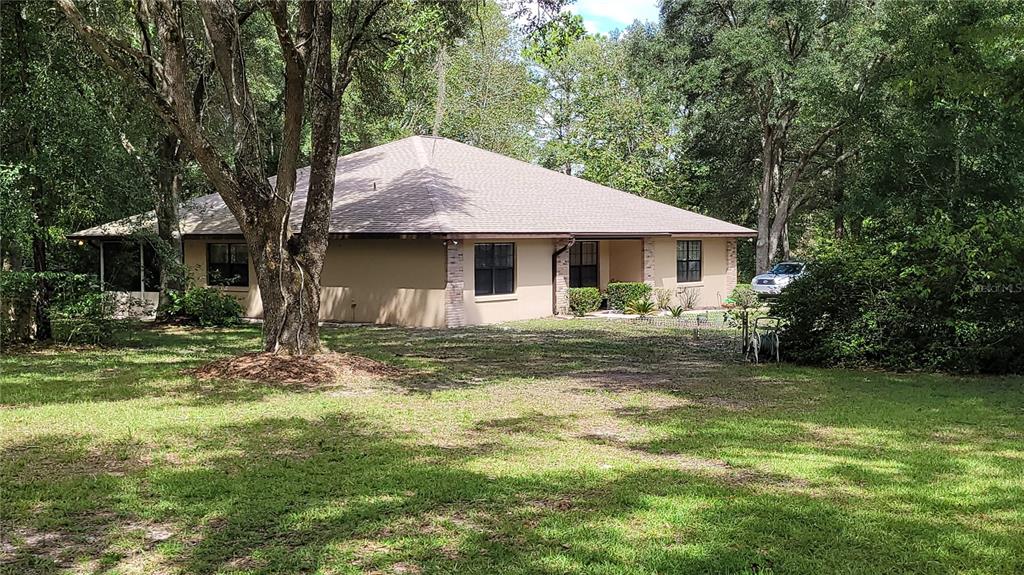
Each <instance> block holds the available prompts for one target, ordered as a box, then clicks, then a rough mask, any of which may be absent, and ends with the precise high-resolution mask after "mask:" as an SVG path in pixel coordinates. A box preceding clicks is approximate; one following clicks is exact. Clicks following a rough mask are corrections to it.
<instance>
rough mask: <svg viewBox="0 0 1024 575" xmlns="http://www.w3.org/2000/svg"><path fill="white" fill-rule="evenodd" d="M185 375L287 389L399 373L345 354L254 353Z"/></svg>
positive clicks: (201, 378)
mask: <svg viewBox="0 0 1024 575" xmlns="http://www.w3.org/2000/svg"><path fill="white" fill-rule="evenodd" d="M186 373H188V374H190V375H193V376H195V377H196V379H199V380H203V381H208V380H238V379H243V380H246V381H255V382H259V383H268V384H283V385H288V386H316V385H322V384H325V383H332V382H334V381H335V380H337V379H338V378H340V377H344V376H353V375H355V376H363V377H377V378H386V377H394V376H397V375H399V373H400V372H399V370H398V369H397V368H395V367H392V366H390V365H387V364H384V363H381V362H379V361H375V360H372V359H369V358H366V357H362V356H358V355H351V354H346V353H336V352H325V353H318V354H315V355H284V354H275V353H267V352H255V353H246V354H243V355H236V356H232V357H225V358H222V359H218V360H216V361H211V362H210V363H207V364H205V365H201V366H199V367H197V368H194V369H189V370H186Z"/></svg>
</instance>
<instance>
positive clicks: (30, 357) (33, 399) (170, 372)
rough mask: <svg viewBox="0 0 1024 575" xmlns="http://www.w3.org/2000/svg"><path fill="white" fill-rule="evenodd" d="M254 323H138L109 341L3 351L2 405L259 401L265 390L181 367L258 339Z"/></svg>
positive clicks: (232, 351)
mask: <svg viewBox="0 0 1024 575" xmlns="http://www.w3.org/2000/svg"><path fill="white" fill-rule="evenodd" d="M258 337H259V332H258V330H256V329H253V328H239V329H231V330H198V329H192V330H185V329H181V328H170V329H143V330H139V331H137V332H132V333H131V334H129V335H128V336H127V337H126V338H125V339H123V340H120V341H118V343H117V346H112V347H91V346H90V347H78V348H75V347H66V346H41V347H37V348H28V349H27V350H25V351H22V352H20V353H15V354H7V355H4V356H3V357H0V404H2V405H46V404H55V403H70V402H79V401H122V400H129V399H138V398H143V397H164V396H168V395H171V394H173V393H185V394H189V393H191V394H196V393H200V394H202V395H203V396H204V401H212V402H215V401H229V400H240V399H257V398H259V397H260V396H261V395H262V394H264V393H265V392H266V390H263V389H258V388H255V387H253V386H245V385H239V384H225V385H220V386H217V387H216V388H207V387H206V386H202V385H201V384H199V383H198V382H196V381H195V380H194V379H193V378H191V377H189V376H185V375H182V371H183V370H185V369H188V368H191V367H195V366H197V365H200V364H202V363H204V362H206V361H209V360H210V359H213V358H216V357H220V356H224V355H233V354H237V353H243V352H245V351H249V350H251V349H252V348H253V347H254V346H256V345H258Z"/></svg>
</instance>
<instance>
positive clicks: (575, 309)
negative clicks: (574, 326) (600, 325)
mask: <svg viewBox="0 0 1024 575" xmlns="http://www.w3.org/2000/svg"><path fill="white" fill-rule="evenodd" d="M599 309H601V292H600V290H598V289H597V288H593V287H581V288H569V310H570V311H572V314H573V315H575V316H583V315H587V314H588V313H590V312H594V311H597V310H599Z"/></svg>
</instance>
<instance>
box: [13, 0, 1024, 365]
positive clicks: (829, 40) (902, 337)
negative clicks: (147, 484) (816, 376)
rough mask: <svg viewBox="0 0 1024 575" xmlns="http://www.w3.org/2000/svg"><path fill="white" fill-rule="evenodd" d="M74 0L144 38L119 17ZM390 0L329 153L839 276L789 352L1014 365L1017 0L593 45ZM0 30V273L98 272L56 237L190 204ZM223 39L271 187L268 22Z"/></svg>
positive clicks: (677, 25)
mask: <svg viewBox="0 0 1024 575" xmlns="http://www.w3.org/2000/svg"><path fill="white" fill-rule="evenodd" d="M80 4H81V6H80V9H81V11H82V13H83V14H84V15H85V16H86V17H87V18H89V19H90V20H91V21H93V22H98V23H101V24H102V25H103V26H104V27H105V28H106V29H108V30H112V31H114V32H116V33H122V34H123V36H124V37H125V38H128V39H130V41H136V44H137V45H139V46H141V44H138V43H137V39H138V38H139V37H140V36H139V35H138V34H136V33H135V32H136V28H137V27H138V26H139V23H138V21H137V18H136V16H137V12H136V11H135V10H133V7H135V5H136V3H133V2H118V3H114V2H111V3H104V2H82V3H80ZM336 4H344V3H336ZM397 5H398V8H396V9H394V11H393V13H389V15H388V18H391V20H386V23H388V24H389V27H385V28H382V29H381V31H380V34H379V35H380V38H379V41H378V42H376V43H374V44H372V46H370V47H369V48H368V49H367V53H366V55H365V56H364V57H362V58H360V59H359V60H358V61H357V63H356V65H355V70H354V72H353V74H352V79H351V83H350V84H349V86H348V89H347V91H345V92H344V96H343V97H342V99H341V103H340V121H339V124H340V138H339V143H338V152H339V153H341V154H345V153H349V152H352V151H357V150H361V149H365V148H368V147H372V146H375V145H379V144H382V143H385V142H388V141H391V140H394V139H397V138H401V137H404V136H408V135H412V134H431V133H436V134H438V135H441V136H444V137H448V138H452V139H455V140H459V141H462V142H465V143H468V144H472V145H475V146H479V147H482V148H486V149H489V150H493V151H495V152H498V153H502V154H506V155H510V156H513V157H517V158H520V159H523V160H527V161H531V162H536V163H539V164H541V165H543V166H545V167H548V168H551V169H555V170H558V171H562V172H565V173H570V174H572V175H575V176H578V177H581V178H584V179H588V180H592V181H595V182H599V183H602V184H606V185H609V186H612V187H615V188H618V189H622V190H625V191H628V192H631V193H635V194H639V195H642V196H645V197H649V198H652V199H656V200H659V201H663V202H666V203H670V204H672V205H676V206H679V207H682V208H686V209H690V210H694V211H697V212H700V213H704V214H707V215H711V216H714V217H717V218H721V219H725V220H727V221H731V222H735V223H738V224H742V225H746V226H749V227H751V228H755V229H757V230H758V232H759V237H758V238H757V240H756V241H752V242H743V243H741V246H740V265H741V278H740V279H741V282H742V281H743V280H745V279H749V277H750V276H751V275H752V274H753V273H754V272H755V271H762V270H764V269H765V268H766V267H768V266H769V265H770V264H771V263H773V262H775V261H779V260H782V259H789V258H806V259H810V260H813V261H815V262H818V263H819V264H820V265H821V266H822V268H823V269H828V270H830V272H829V274H827V275H828V277H829V279H830V281H832V282H838V283H837V284H836V285H832V284H828V285H815V284H813V283H807V284H806V285H805V286H804V288H805V289H806V291H807V292H808V293H807V294H804V295H805V297H804V298H803V299H802V301H801V305H798V306H797V305H792V304H789V307H788V308H787V307H786V305H787V302H785V301H783V302H782V304H781V305H782V307H781V308H780V309H782V310H783V311H784V312H785V313H786V314H787V317H789V319H790V320H791V321H790V323H791V325H793V326H797V327H799V330H797V329H796V328H794V330H793V332H792V333H794V334H796V333H799V334H800V336H799V341H800V342H801V343H800V345H798V346H795V347H792V346H791V348H793V349H798V350H803V351H802V352H801V353H802V355H801V356H800V358H801V359H806V360H808V361H816V362H832V363H846V362H858V361H870V362H874V363H881V364H882V365H886V366H893V367H938V368H963V369H967V370H972V371H979V370H980V371H985V370H991V369H993V365H995V366H997V367H995V368H994V370H996V371H1002V370H1006V369H1011V370H1019V369H1020V368H1021V362H1022V360H1021V359H1020V356H1021V355H1022V354H1020V353H1018V352H1014V349H1019V346H1020V345H1021V343H1020V341H1021V340H1022V339H1024V338H1022V337H1020V335H1021V334H1022V332H1024V326H1022V323H1021V322H1022V321H1024V320H1021V319H1020V318H1022V317H1024V306H1022V301H1021V300H1022V299H1024V293H1022V291H1024V288H1022V286H1024V279H1022V276H1024V272H1022V270H1021V267H1022V263H1021V262H1024V239H1022V238H1024V207H1022V195H1024V194H1022V189H1024V125H1022V119H1024V114H1022V111H1021V110H1022V109H1024V101H1022V100H1024V4H1021V3H1019V2H1013V1H1002V2H1000V1H990V0H978V1H955V2H953V1H950V2H927V3H925V2H911V1H879V2H866V1H860V0H832V1H828V2H804V1H773V2H747V1H726V0H722V1H692V0H666V1H665V2H664V3H663V5H662V7H661V17H660V20H659V22H657V23H655V24H642V23H636V24H634V25H633V26H631V27H629V28H627V29H626V30H622V31H620V32H617V33H613V34H611V35H608V36H603V35H592V34H587V33H586V32H585V31H584V29H583V26H582V22H581V20H580V19H579V17H577V16H573V15H571V14H569V13H567V12H562V11H559V10H558V8H559V7H560V3H556V4H555V6H554V8H555V9H554V10H553V11H552V12H551V14H550V15H549V17H547V18H545V19H544V20H543V21H534V20H532V19H531V18H529V17H528V14H527V15H526V16H524V12H523V10H524V9H523V8H519V7H517V6H513V5H508V6H505V5H498V4H494V3H490V2H476V3H458V8H457V9H452V8H451V6H450V5H449V4H447V3H437V4H432V3H415V4H413V3H397ZM240 6H244V4H240ZM243 12H244V10H243ZM186 16H187V17H194V15H193V14H191V13H190V12H188V11H186ZM0 30H2V44H0V55H2V63H3V66H2V70H0V99H2V100H0V134H2V136H0V137H2V142H0V150H2V158H0V214H2V218H3V221H2V222H0V229H2V236H0V257H2V259H3V267H4V269H5V270H9V271H29V272H33V273H36V274H40V273H51V272H85V273H95V270H96V269H97V263H96V260H95V254H94V250H91V249H90V248H89V247H88V246H82V245H78V244H76V243H73V242H69V241H67V240H66V239H65V237H64V236H65V235H66V234H67V233H70V232H73V231H75V230H79V229H82V228H86V227H89V226H92V225H96V224H98V223H103V222H107V221H111V220H114V219H118V218H122V217H125V216H129V215H132V214H136V213H140V212H144V211H148V210H153V209H157V210H161V209H164V210H166V209H168V206H167V203H168V198H176V199H180V200H187V199H188V198H190V197H195V196H197V195H201V194H205V193H210V192H212V191H213V187H212V186H211V184H210V183H209V181H208V179H207V177H206V176H205V175H204V173H203V171H202V170H201V169H200V167H199V166H198V165H197V163H196V161H195V159H194V158H193V157H191V156H190V154H189V153H187V151H186V150H185V149H184V148H183V147H182V146H181V145H180V144H179V143H177V142H176V141H175V139H174V138H173V137H171V136H170V135H169V134H168V130H167V128H166V126H165V124H164V123H163V122H162V121H161V120H160V119H159V118H158V117H157V116H156V115H155V114H154V113H153V112H152V111H151V109H150V108H149V107H147V106H146V105H145V103H144V102H143V101H142V100H141V99H140V97H139V94H138V89H137V88H136V87H134V86H133V85H131V84H130V83H127V82H125V81H124V79H123V78H122V77H120V76H119V75H117V74H115V73H114V72H112V71H111V70H110V69H109V67H108V66H105V65H104V64H103V62H102V61H101V60H100V58H98V57H97V56H96V55H95V54H94V52H93V51H91V50H90V49H89V47H88V46H87V45H86V44H85V43H84V42H83V41H82V40H81V38H80V37H79V36H77V35H76V33H75V31H74V29H73V27H72V26H71V25H70V24H69V22H68V19H67V17H66V15H65V14H64V13H63V12H62V11H61V10H60V9H59V8H58V7H57V6H56V5H55V4H50V3H44V2H17V1H7V2H3V3H2V4H0ZM242 30H243V31H244V36H243V37H242V41H243V42H244V44H245V49H246V56H247V61H246V73H247V75H248V82H249V86H250V88H251V92H252V95H253V99H254V108H255V115H256V117H258V118H261V119H262V120H264V121H263V122H262V123H261V133H260V138H261V141H260V142H259V145H260V148H261V149H262V150H263V151H264V153H263V155H262V156H261V157H262V158H263V160H264V161H265V163H266V164H267V165H266V169H267V170H268V171H269V172H270V173H274V171H275V168H274V166H277V165H278V162H279V160H280V150H281V148H280V147H279V144H278V143H279V142H280V141H281V138H282V133H281V129H282V126H283V122H282V121H281V118H282V116H283V114H284V113H285V109H284V94H283V92H282V90H283V89H282V83H281V81H280V79H281V77H282V75H283V74H284V69H285V62H284V60H283V58H282V54H281V51H280V50H279V49H278V46H277V42H276V40H275V26H274V22H273V19H272V18H270V17H267V15H266V14H264V13H261V12H255V13H252V15H251V16H249V17H246V19H245V20H244V23H243V24H242ZM189 41H190V42H195V43H196V44H197V45H198V44H200V42H199V40H198V39H189ZM194 53H195V54H198V55H202V51H201V50H199V49H197V50H195V52H194ZM187 64H188V66H189V67H190V74H191V76H190V77H191V78H193V79H194V80H195V90H194V93H193V94H192V95H193V97H194V109H195V112H196V114H197V116H198V117H199V118H200V119H201V121H202V122H203V124H204V126H205V127H207V128H208V130H209V131H210V132H211V133H214V134H217V133H222V134H228V135H230V133H231V130H230V124H231V119H230V113H229V108H230V106H229V105H228V104H229V103H228V102H226V101H225V98H224V91H223V89H222V87H220V86H218V82H219V81H220V80H219V78H218V76H217V75H216V74H214V73H213V71H212V69H210V68H209V67H208V66H207V65H206V63H205V62H204V61H200V60H197V61H195V62H188V63H187ZM300 137H301V142H300V146H299V156H298V158H297V161H298V163H299V165H306V164H307V163H308V160H309V158H310V157H311V154H312V147H313V138H312V134H311V127H310V125H309V124H308V123H307V124H306V125H304V126H303V129H302V133H301V135H300ZM214 145H216V146H218V147H219V148H220V149H221V150H222V151H223V153H225V154H227V155H229V156H230V155H231V153H232V141H231V139H230V137H228V136H226V137H224V138H223V139H221V140H217V141H214ZM570 208H571V207H570ZM147 241H150V242H152V243H153V244H154V245H155V246H156V247H157V248H158V249H157V250H156V251H157V253H163V252H166V251H168V250H166V249H165V250H163V251H161V249H159V247H160V238H149V239H147ZM170 251H173V250H170ZM819 275H820V276H822V277H824V276H825V275H826V274H819ZM814 294H818V295H817V296H816V297H815V298H813V299H809V298H810V296H811V295H814ZM784 299H785V298H784ZM780 313H781V312H780ZM822 317H828V318H832V320H831V321H830V322H829V325H826V326H823V325H821V319H820V318H822ZM936 342H939V343H936ZM937 350H938V351H937ZM953 350H957V351H953ZM965 354H967V355H969V358H968V357H965ZM1014 357H1016V358H1017V359H1014Z"/></svg>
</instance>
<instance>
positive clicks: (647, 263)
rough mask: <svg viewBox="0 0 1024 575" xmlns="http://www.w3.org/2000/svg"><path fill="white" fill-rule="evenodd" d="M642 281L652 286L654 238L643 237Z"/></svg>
mask: <svg viewBox="0 0 1024 575" xmlns="http://www.w3.org/2000/svg"><path fill="white" fill-rule="evenodd" d="M644 283H645V284H647V285H649V286H651V287H652V288H653V287H654V240H653V238H644Z"/></svg>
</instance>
